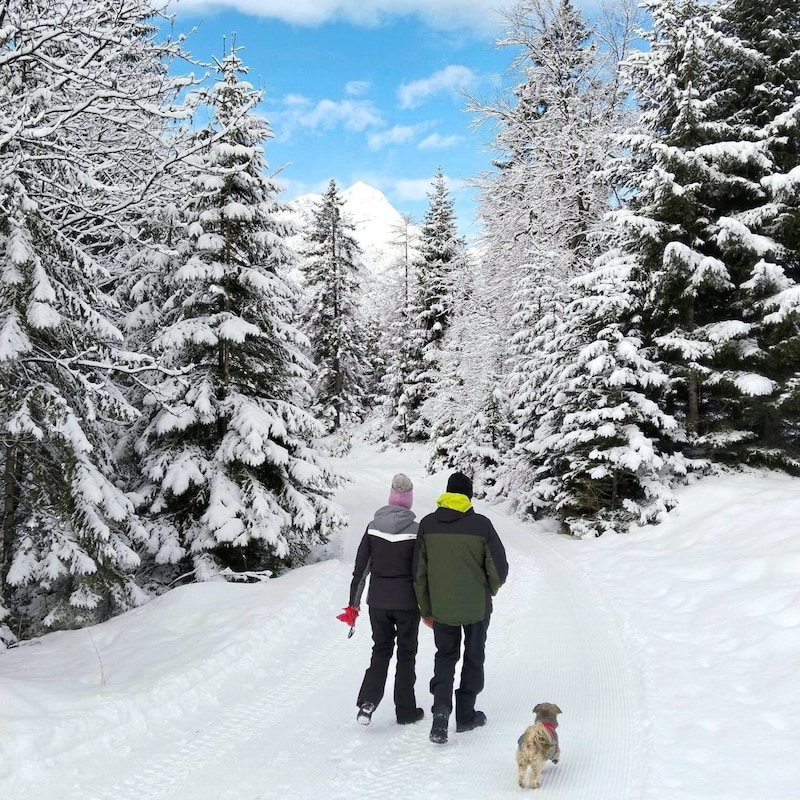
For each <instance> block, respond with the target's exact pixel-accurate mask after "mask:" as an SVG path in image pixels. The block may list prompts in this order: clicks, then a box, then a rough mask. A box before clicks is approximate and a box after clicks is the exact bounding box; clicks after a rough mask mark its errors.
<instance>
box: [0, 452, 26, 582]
mask: <svg viewBox="0 0 800 800" xmlns="http://www.w3.org/2000/svg"><path fill="white" fill-rule="evenodd" d="M21 477H22V456H21V455H20V454H19V452H18V450H17V448H16V446H14V445H9V446H8V447H6V466H5V473H4V475H3V550H2V553H0V588H3V589H4V588H5V585H6V579H7V578H8V573H9V570H10V569H11V562H12V560H13V558H14V538H15V534H16V519H15V517H16V514H17V508H18V506H19V486H20V478H21Z"/></svg>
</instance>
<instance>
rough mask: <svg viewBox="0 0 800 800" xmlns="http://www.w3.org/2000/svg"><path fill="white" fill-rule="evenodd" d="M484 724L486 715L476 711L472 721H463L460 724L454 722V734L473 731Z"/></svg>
mask: <svg viewBox="0 0 800 800" xmlns="http://www.w3.org/2000/svg"><path fill="white" fill-rule="evenodd" d="M485 724H486V714H484V713H483V711H476V712H475V713H474V714H473V715H472V719H468V720H464V721H462V722H458V721H456V733H466V732H467V731H474V730H475V728H480V727H481V726H483V725H485Z"/></svg>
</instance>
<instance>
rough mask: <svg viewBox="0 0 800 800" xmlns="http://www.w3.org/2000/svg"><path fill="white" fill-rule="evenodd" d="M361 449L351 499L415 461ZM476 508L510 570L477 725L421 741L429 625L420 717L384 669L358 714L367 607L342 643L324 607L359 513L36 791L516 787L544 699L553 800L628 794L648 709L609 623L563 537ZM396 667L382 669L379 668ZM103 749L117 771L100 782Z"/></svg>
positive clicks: (76, 796) (332, 596)
mask: <svg viewBox="0 0 800 800" xmlns="http://www.w3.org/2000/svg"><path fill="white" fill-rule="evenodd" d="M364 456H365V458H371V457H374V458H375V459H376V462H377V461H380V469H379V470H378V469H376V486H375V487H372V486H365V485H364V481H363V480H362V482H361V484H360V485H359V486H355V485H352V484H351V485H349V486H348V487H347V488H346V489H345V490H343V492H342V494H341V502H342V503H343V505H345V507H349V505H350V504H351V503H353V504H354V505H355V506H356V507H358V506H363V498H364V497H365V496H368V497H370V498H374V497H376V496H380V495H382V494H384V493H385V491H384V489H385V487H384V486H383V484H384V483H385V475H386V474H387V471H388V472H389V474H391V471H392V470H393V469H394V470H395V471H397V470H401V469H407V470H409V467H408V464H407V460H408V455H407V454H406V456H405V457H404V461H405V463H403V461H402V460H401V458H402V457H401V456H400V455H399V454H396V453H394V454H390V457H387V455H386V454H377V453H370V452H366V453H365V454H364ZM387 458H389V462H390V463H388V464H387ZM393 461H397V463H396V464H393V463H392V462H393ZM364 466H368V465H365V464H362V467H364ZM376 466H377V464H376ZM409 471H410V470H409ZM365 472H366V474H369V471H368V469H367V470H365ZM414 480H415V484H416V486H417V488H416V489H415V493H416V500H415V508H417V509H428V508H433V506H434V500H435V497H436V495H437V493H438V490H439V489H440V488H441V487H439V483H441V480H440V479H437V478H425V479H421V478H418V477H417V476H416V475H414ZM378 481H380V484H379V485H378V483H377V482H378ZM358 498H361V500H360V502H358V500H357V499H358ZM478 510H480V511H481V512H483V513H487V515H488V516H490V517H491V518H492V519H493V521H494V523H495V526H496V528H497V529H498V531H499V532H500V535H501V538H502V539H503V541H504V544H505V546H506V549H507V551H508V555H509V562H510V567H511V570H510V576H509V581H508V583H507V584H506V586H505V587H503V589H502V590H501V592H500V594H499V596H498V598H497V599H496V604H495V613H494V616H493V618H492V624H491V627H490V629H489V640H488V644H487V685H486V689H485V691H484V692H483V694H482V695H481V696H480V698H479V703H478V706H479V708H482V709H483V710H484V711H485V712H486V714H487V716H488V724H487V726H486V727H485V728H482V729H478V730H476V731H473V732H470V733H467V734H457V733H455V731H454V729H453V726H452V725H451V730H450V741H449V742H448V744H447V745H445V746H436V745H433V744H431V743H430V742H429V741H428V731H429V728H430V713H429V708H430V694H429V692H428V686H427V685H428V680H429V677H430V674H431V670H432V665H433V642H432V638H433V637H432V634H431V632H430V631H429V630H428V629H427V628H422V629H421V631H420V653H419V657H418V660H417V700H418V703H419V705H421V706H422V707H423V708H424V709H425V714H426V716H425V719H424V721H422V722H421V723H418V724H416V725H409V726H398V725H396V723H395V721H394V714H393V708H392V702H391V682H390V683H389V684H388V686H387V695H386V697H385V698H384V702H383V704H382V706H381V707H380V708H379V709H378V711H377V712H376V714H375V717H374V718H373V722H372V724H371V725H370V726H369V727H366V728H365V727H363V726H360V725H358V724H357V723H356V721H355V711H356V708H355V696H356V692H357V690H358V686H359V684H360V681H361V678H362V675H363V671H364V668H365V667H366V665H367V663H368V660H369V653H370V646H371V641H370V633H369V622H368V619H367V618H366V614H365V615H364V617H363V618H362V619H361V620H360V621H359V623H358V627H357V631H356V635H355V636H354V637H353V638H352V639H350V640H348V639H347V638H346V628H345V627H344V626H343V625H342V624H341V623H340V622H338V621H336V620H335V614H336V613H337V611H338V610H339V609H340V608H341V606H342V604H343V603H344V602H345V600H346V594H347V587H348V586H349V581H350V573H351V569H352V556H353V553H354V551H355V547H356V546H357V543H358V540H359V539H360V535H361V530H360V526H361V524H362V522H366V521H367V520H363V521H362V520H360V519H353V526H352V529H351V532H350V533H349V534H348V535H347V537H346V538H345V540H344V542H343V544H342V548H341V549H342V553H341V558H340V559H333V560H331V561H327V562H324V563H320V564H315V565H312V566H310V567H306V568H304V569H302V570H297V571H295V572H294V573H290V574H288V575H287V576H284V577H283V578H281V579H280V580H279V581H277V582H273V583H274V585H276V586H277V585H278V584H280V585H281V586H282V587H283V588H282V591H281V597H282V605H281V606H280V608H279V609H278V610H277V613H276V609H274V608H271V609H270V610H269V613H268V614H266V612H265V616H264V617H263V619H260V620H259V621H258V623H257V624H252V625H251V626H250V628H249V629H248V636H247V638H244V637H241V636H240V637H239V638H238V639H237V640H235V641H232V642H230V644H229V646H227V647H226V648H225V650H224V652H216V653H214V654H213V658H212V659H205V660H204V659H200V660H198V661H197V662H195V663H193V664H191V665H188V666H187V670H189V671H190V674H188V675H186V674H184V675H183V676H182V685H193V686H194V687H195V688H194V694H193V695H192V696H191V698H189V697H187V698H184V699H183V700H182V701H180V700H179V702H178V704H177V706H178V707H180V708H181V709H183V711H182V713H180V714H179V715H176V714H175V708H176V704H175V703H169V704H166V707H167V708H168V709H171V711H170V712H169V713H167V711H165V713H164V714H162V715H159V713H158V709H154V710H153V711H152V712H150V711H143V713H142V716H141V717H140V718H135V719H130V718H128V719H126V720H125V726H126V727H125V729H124V730H122V729H119V730H113V729H109V730H107V731H106V732H105V734H104V735H103V736H102V737H97V738H95V739H91V738H89V739H88V740H84V741H83V742H82V743H81V744H79V745H76V747H75V749H74V751H73V752H71V753H70V754H69V759H68V760H67V759H63V761H62V762H61V763H57V764H53V765H51V766H50V768H49V769H48V770H47V772H46V780H44V781H37V789H36V793H35V800H56V799H58V800H162V798H163V799H164V800H166V798H170V799H171V800H175V799H176V798H178V800H183V798H186V800H189V798H191V800H273V798H274V800H278V799H279V798H280V799H281V800H293V799H296V800H317V798H326V800H359V799H360V798H364V800H367V798H369V800H372V798H375V797H385V796H392V795H397V796H402V797H403V798H404V800H406V799H407V800H415V799H416V798H419V799H420V800H423V799H424V800H434V799H436V798H441V799H442V800H443V799H444V798H453V797H464V798H468V797H481V798H488V799H489V800H493V799H494V798H503V797H510V796H515V797H517V796H519V793H520V791H521V790H520V789H519V788H518V786H517V784H516V766H515V761H514V752H515V748H516V741H517V737H518V736H519V735H520V733H522V731H523V730H524V728H525V727H526V726H527V725H529V724H530V723H531V721H532V713H531V709H532V708H533V706H534V705H535V704H536V703H537V702H541V701H552V702H556V703H558V705H559V706H560V707H561V708H562V710H563V712H564V713H563V715H562V717H561V728H560V738H561V745H562V753H563V755H562V760H561V762H560V763H559V764H558V765H557V766H555V765H552V764H548V765H547V766H546V767H545V771H544V775H543V779H542V791H546V792H547V795H548V796H551V797H558V798H562V799H563V800H586V798H588V797H599V798H609V799H611V798H613V800H638V798H641V797H642V796H643V794H642V792H643V786H644V781H645V775H644V772H643V771H644V769H645V765H646V764H647V763H648V758H647V757H646V755H645V754H644V753H643V750H645V745H646V741H645V737H644V731H646V724H647V720H646V718H645V714H644V706H643V704H642V702H641V697H642V689H641V686H640V685H639V675H638V673H637V672H635V671H634V670H632V669H631V667H630V664H631V654H630V653H628V652H626V650H625V641H624V637H623V631H622V629H621V626H620V624H619V622H618V621H617V620H616V619H615V618H614V616H613V613H611V612H610V611H609V609H607V608H606V607H605V606H604V603H603V599H602V597H598V596H597V595H596V594H595V593H594V592H593V591H592V588H591V587H590V586H589V585H587V583H586V582H585V580H584V579H583V577H582V575H581V573H580V572H579V571H578V570H576V569H574V568H573V567H572V566H571V564H570V563H569V561H568V560H567V559H566V558H565V556H564V555H563V554H562V553H563V552H564V548H563V547H561V546H559V547H558V548H555V547H553V546H552V545H551V544H550V543H548V540H547V539H548V537H546V536H544V537H543V536H537V535H535V534H534V535H532V533H531V530H532V528H531V526H530V525H522V524H520V523H518V522H516V521H514V520H513V519H511V518H509V517H507V516H505V515H504V514H503V513H502V512H500V511H498V510H497V509H492V508H490V507H488V506H487V504H485V503H480V502H478ZM418 513H422V512H418ZM359 514H360V512H359ZM551 541H552V540H551ZM267 587H269V584H268V585H267ZM254 591H256V592H257V591H258V587H254ZM257 596H258V595H256V597H257ZM634 664H635V659H634ZM392 674H393V666H392V668H391V669H390V681H391V676H392ZM184 691H185V690H184ZM190 699H191V700H193V701H194V702H187V701H189V700H190ZM142 705H143V706H144V703H143V704H142ZM92 713H99V712H96V711H95V712H92ZM110 716H111V715H110V714H109V717H110ZM86 727H87V729H90V728H92V727H93V726H88V725H87V726H86ZM98 760H102V762H103V772H104V773H105V774H111V775H114V776H115V780H114V782H113V783H111V784H105V785H98V781H97V780H96V775H97V769H98V767H97V765H98ZM20 797H21V796H20ZM13 800H16V798H13Z"/></svg>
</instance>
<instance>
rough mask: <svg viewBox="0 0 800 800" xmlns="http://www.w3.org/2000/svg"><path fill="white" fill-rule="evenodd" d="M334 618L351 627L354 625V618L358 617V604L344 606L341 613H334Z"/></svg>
mask: <svg viewBox="0 0 800 800" xmlns="http://www.w3.org/2000/svg"><path fill="white" fill-rule="evenodd" d="M336 619H340V620H341V621H342V622H344V623H345V624H346V625H349V626H350V627H351V628H353V627H355V624H356V619H358V606H346V607H345V608H344V609H343V610H342V613H341V614H337V615H336Z"/></svg>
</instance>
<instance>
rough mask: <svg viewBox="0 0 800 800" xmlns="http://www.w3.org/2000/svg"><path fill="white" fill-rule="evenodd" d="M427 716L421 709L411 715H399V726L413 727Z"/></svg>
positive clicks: (416, 709)
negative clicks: (414, 723) (413, 724)
mask: <svg viewBox="0 0 800 800" xmlns="http://www.w3.org/2000/svg"><path fill="white" fill-rule="evenodd" d="M424 716H425V712H424V711H423V710H422V709H421V708H415V709H414V710H413V711H412V712H411V713H410V714H408V713H405V714H398V715H397V724H398V725H411V723H413V722H419V721H420V720H421V719H422V718H423V717H424Z"/></svg>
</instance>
